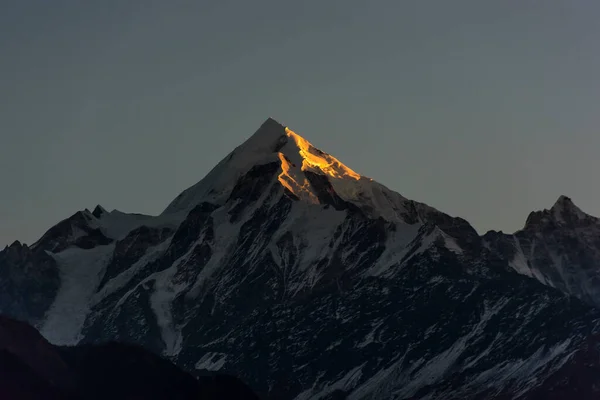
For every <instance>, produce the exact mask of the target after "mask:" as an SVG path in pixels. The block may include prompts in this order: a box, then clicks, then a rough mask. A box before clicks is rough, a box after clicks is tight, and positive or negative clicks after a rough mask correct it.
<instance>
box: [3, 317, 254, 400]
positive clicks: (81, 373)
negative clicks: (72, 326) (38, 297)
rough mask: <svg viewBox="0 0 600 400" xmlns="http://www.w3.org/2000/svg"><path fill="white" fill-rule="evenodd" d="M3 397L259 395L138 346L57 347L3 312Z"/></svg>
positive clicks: (127, 399) (78, 399)
mask: <svg viewBox="0 0 600 400" xmlns="http://www.w3.org/2000/svg"><path fill="white" fill-rule="evenodd" d="M223 395H225V397H222V396H223ZM227 395H235V396H236V397H227ZM0 397H1V398H3V399H27V400H46V399H51V400H83V399H89V400H91V399H98V400H101V399H102V400H103V399H108V398H110V399H118V400H133V399H156V400H162V399H165V400H166V399H181V400H185V399H190V400H191V399H215V400H216V399H222V398H236V399H241V400H243V399H249V400H256V399H258V398H257V397H256V395H255V394H254V393H253V392H252V391H251V390H250V389H249V388H248V387H247V386H245V385H244V384H243V383H241V382H240V381H239V380H238V379H236V378H234V377H232V376H220V375H215V374H210V375H207V376H204V377H203V378H202V379H200V380H198V379H196V378H194V377H193V376H192V375H189V374H187V373H185V372H183V371H181V370H180V369H179V368H177V367H176V366H174V365H173V364H172V363H170V362H169V361H167V360H165V359H163V358H161V357H158V356H156V355H153V354H151V353H149V352H148V351H146V350H143V349H142V348H140V347H136V346H128V345H123V344H116V343H109V344H105V345H101V346H76V347H64V348H59V347H55V346H53V345H51V344H50V343H48V342H47V341H46V340H45V339H44V338H43V337H42V336H41V335H40V334H39V333H38V332H37V331H36V330H35V329H33V328H32V327H30V326H28V325H26V324H24V323H22V322H18V321H15V320H10V319H7V318H4V317H0Z"/></svg>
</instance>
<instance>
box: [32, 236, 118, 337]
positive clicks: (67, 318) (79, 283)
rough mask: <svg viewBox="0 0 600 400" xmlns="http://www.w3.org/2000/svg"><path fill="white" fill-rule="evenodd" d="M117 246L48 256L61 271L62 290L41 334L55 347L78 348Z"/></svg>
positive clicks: (49, 311)
mask: <svg viewBox="0 0 600 400" xmlns="http://www.w3.org/2000/svg"><path fill="white" fill-rule="evenodd" d="M114 247H115V245H114V243H112V244H110V245H107V246H98V247H95V248H93V249H89V250H84V249H80V248H77V247H72V248H68V249H66V250H64V251H62V252H60V253H57V254H54V253H50V252H48V255H50V256H51V257H53V258H54V259H55V260H56V262H57V264H58V267H59V273H60V277H61V287H60V289H59V291H58V294H57V296H56V299H55V300H54V303H53V304H52V306H51V307H50V309H49V310H48V312H47V313H46V318H45V322H44V324H43V326H42V328H41V330H40V332H41V334H42V335H43V336H44V337H45V338H46V339H47V340H48V341H49V342H50V343H52V344H56V345H75V344H77V343H78V342H79V341H80V340H81V339H82V336H81V329H82V328H83V324H84V323H85V319H86V317H87V315H88V313H89V310H90V303H91V302H90V300H91V298H92V295H93V294H94V292H95V291H96V289H97V288H98V285H99V284H100V281H101V280H102V276H103V274H104V271H105V268H106V266H107V265H108V262H109V261H110V258H111V256H112V253H113V251H114Z"/></svg>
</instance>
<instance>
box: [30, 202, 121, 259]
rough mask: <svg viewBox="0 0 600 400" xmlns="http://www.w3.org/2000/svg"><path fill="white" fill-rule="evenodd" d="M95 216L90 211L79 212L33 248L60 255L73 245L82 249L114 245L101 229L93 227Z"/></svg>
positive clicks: (47, 233) (57, 225) (56, 226)
mask: <svg viewBox="0 0 600 400" xmlns="http://www.w3.org/2000/svg"><path fill="white" fill-rule="evenodd" d="M93 218H94V216H93V215H92V213H90V212H89V211H87V210H85V211H78V212H76V213H75V214H73V215H72V216H71V217H69V218H67V219H65V220H63V221H61V222H59V223H58V224H56V225H55V226H54V227H52V228H51V229H49V230H48V232H46V233H45V234H44V236H42V238H41V239H40V240H38V241H37V242H36V243H35V244H34V245H33V246H32V247H34V248H40V249H43V250H46V251H50V252H52V253H58V252H60V251H62V250H65V249H66V248H67V247H69V246H71V245H73V244H74V245H75V246H77V247H80V248H82V249H91V248H93V247H95V246H101V245H106V244H109V243H112V239H110V238H107V237H106V236H105V235H104V233H102V231H101V230H100V229H97V228H94V227H93V226H91V222H92V220H93Z"/></svg>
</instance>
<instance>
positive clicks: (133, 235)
mask: <svg viewBox="0 0 600 400" xmlns="http://www.w3.org/2000/svg"><path fill="white" fill-rule="evenodd" d="M257 135H258V136H257V137H253V138H251V139H249V142H248V143H249V144H248V143H246V144H244V145H242V146H240V147H239V148H237V149H236V150H235V151H234V152H232V153H231V154H230V155H229V156H228V157H227V158H226V159H224V160H223V161H222V162H221V163H220V164H219V165H217V167H215V169H213V170H212V171H211V173H209V175H208V176H207V178H206V179H205V180H203V181H202V182H200V183H199V184H197V185H195V186H193V187H191V188H190V189H188V190H186V191H184V192H183V193H182V194H181V195H180V196H178V197H177V198H176V200H175V201H174V202H173V203H172V204H171V205H170V206H169V207H168V208H167V210H166V211H165V213H163V214H162V215H161V216H159V217H156V218H154V219H152V218H147V217H144V218H143V223H139V221H140V218H139V217H138V216H135V215H133V216H132V215H124V214H118V213H116V214H113V213H107V212H106V211H105V210H103V209H101V208H96V209H95V210H94V212H93V213H89V212H88V211H83V212H81V213H77V214H75V215H74V216H73V217H71V218H70V219H68V220H66V221H63V222H61V223H60V224H58V225H57V226H56V227H54V228H52V229H51V230H49V231H48V233H47V234H46V235H44V237H43V238H42V239H41V240H40V241H39V242H38V243H36V244H35V245H34V246H32V248H31V249H26V248H25V249H24V248H22V246H20V245H17V246H14V248H12V250H11V249H6V250H5V251H4V252H3V253H0V273H5V274H6V275H5V276H6V281H2V280H0V285H6V286H5V287H6V288H8V289H7V290H6V291H5V292H6V293H9V294H8V295H4V296H5V297H0V301H2V303H0V306H4V302H6V304H8V305H14V307H13V308H12V309H13V310H17V311H18V313H20V315H23V316H24V317H28V318H29V317H30V315H32V316H33V317H35V318H38V319H40V320H42V321H40V324H42V325H43V319H44V314H46V315H45V318H49V317H48V314H52V313H54V314H52V316H54V317H55V318H54V322H55V323H54V325H51V326H52V327H53V328H54V327H56V328H57V329H60V328H61V324H59V323H56V321H59V322H60V321H63V320H64V319H61V318H56V315H57V314H56V313H58V316H59V317H60V316H64V312H65V310H61V309H57V307H56V304H53V306H54V307H51V308H50V311H48V307H49V306H50V304H52V302H53V296H56V290H57V287H58V284H61V285H62V286H64V287H62V286H61V288H62V289H65V288H66V289H65V290H61V291H60V295H61V296H59V297H60V298H61V301H62V303H60V302H58V303H60V304H63V306H64V307H65V308H66V309H67V311H72V310H74V311H76V312H78V314H77V315H78V317H80V318H81V325H76V324H74V328H73V329H74V330H76V331H75V332H68V335H66V336H69V337H76V338H78V340H79V339H80V343H81V344H85V346H84V347H80V348H74V349H64V350H63V349H61V350H60V352H59V353H60V357H61V359H62V360H63V361H64V362H65V363H66V364H67V366H68V367H69V368H73V370H76V371H79V373H78V374H76V375H75V377H74V378H72V379H75V386H74V387H75V388H76V390H75V391H76V392H77V393H80V392H81V391H82V390H83V388H84V387H88V388H94V389H93V390H94V391H95V393H102V395H104V396H105V397H109V398H115V397H114V396H119V395H123V396H125V397H123V398H128V397H127V396H129V395H130V394H131V395H132V396H133V395H142V394H143V395H147V396H150V395H152V394H160V393H166V392H167V391H168V388H169V385H171V384H172V383H176V386H177V387H180V388H182V394H185V395H187V394H190V393H195V394H196V395H198V393H199V395H201V396H207V398H210V396H216V397H219V398H232V397H233V396H235V395H237V394H239V396H240V397H243V396H249V397H247V398H253V397H252V396H253V395H251V392H250V391H248V388H247V387H246V386H244V385H243V384H241V383H240V382H239V381H237V380H235V379H233V380H230V378H228V377H227V376H229V375H231V376H239V377H241V378H242V379H243V381H244V382H246V383H247V384H249V386H250V387H251V388H252V390H253V391H254V392H256V393H257V394H258V395H259V396H260V397H261V398H265V399H297V400H308V399H342V398H350V399H370V400H377V399H382V400H383V399H386V400H387V399H390V398H393V399H448V400H454V399H456V400H458V399H517V398H518V399H521V400H523V399H524V400H528V399H531V400H533V399H543V398H555V399H559V398H567V399H571V398H583V399H586V398H596V397H598V395H599V393H597V392H598V388H600V378H599V377H600V365H599V361H598V360H599V358H598V348H599V347H598V334H599V332H598V328H599V322H600V311H598V310H597V308H594V307H592V306H591V305H595V306H596V307H597V306H598V305H599V304H600V301H598V299H599V297H598V293H600V282H599V278H598V276H599V275H598V267H597V266H598V265H600V242H599V240H600V239H598V238H600V228H599V226H600V222H599V221H598V220H597V219H595V218H593V217H590V216H587V215H585V214H584V213H582V212H581V210H579V209H577V208H576V206H574V204H573V203H572V201H571V200H570V199H568V198H565V197H561V198H560V199H559V201H558V202H557V204H556V205H555V206H554V207H553V208H552V209H551V210H544V211H541V212H535V213H532V214H531V215H530V217H529V218H528V221H527V224H526V226H525V229H523V230H522V231H520V232H517V233H516V234H515V235H505V234H502V233H498V232H489V233H488V234H486V235H485V236H483V237H480V236H479V235H478V234H477V232H476V231H475V230H474V229H473V228H472V227H471V226H470V225H469V223H468V222H467V221H465V220H463V219H461V218H454V217H451V216H449V215H446V214H444V213H442V212H439V211H437V210H435V209H433V208H431V207H429V206H427V205H425V204H422V203H418V202H415V201H411V200H408V199H405V198H404V197H402V196H400V195H399V194H397V193H394V192H392V191H390V190H389V189H387V188H385V187H383V186H382V185H379V184H377V183H376V182H375V183H373V182H372V181H370V180H369V179H367V178H364V177H357V176H356V175H354V174H352V173H351V172H352V171H350V173H349V175H348V174H346V172H348V169H344V168H346V167H344V166H342V165H341V164H340V163H339V161H338V160H336V159H334V158H331V157H329V156H328V155H326V154H325V153H323V152H321V151H317V150H316V149H315V148H314V147H311V146H308V145H307V144H306V143H304V142H303V141H302V140H300V139H298V137H296V136H293V135H292V133H290V132H287V131H286V130H285V128H284V127H282V126H280V125H278V124H277V123H276V122H274V121H272V120H269V121H267V122H266V123H265V124H263V126H262V127H261V129H260V130H259V132H258V133H257ZM294 135H295V134H294ZM296 141H298V143H301V144H300V145H299V146H301V147H302V148H301V149H300V148H299V147H296V148H294V147H293V146H295V145H296V144H297V142H296ZM290 146H292V147H290ZM290 149H291V150H290ZM299 150H302V151H303V152H312V153H311V154H310V155H309V156H308V158H309V159H303V160H304V161H306V165H305V163H304V161H303V162H302V164H300V163H298V160H299V159H298V154H299V153H298V151H299ZM273 152H281V153H280V154H275V153H273ZM253 157H256V159H255V158H253ZM319 157H322V158H319ZM282 160H284V161H287V163H288V164H286V168H288V169H289V171H292V173H290V175H289V176H288V178H289V179H291V180H292V181H293V182H292V183H295V184H294V185H289V188H287V187H284V186H282V184H281V183H280V181H279V180H278V178H279V176H280V175H279V174H280V173H281V172H283V164H281V163H282V162H283V161H282ZM311 160H312V161H315V160H317V161H315V162H313V163H311ZM292 161H293V162H292ZM230 163H231V164H230ZM294 163H295V164H294ZM320 166H321V167H323V168H324V169H323V168H321V167H320ZM336 168H337V169H336ZM327 171H330V172H331V173H327ZM286 173H287V172H286ZM348 176H350V177H348ZM344 177H345V178H344ZM295 179H298V180H301V182H300V181H296V180H295ZM344 179H346V180H344ZM288 183H289V182H288ZM292 190H296V193H292ZM167 211H168V212H167ZM120 218H122V220H121V219H120ZM136 221H137V222H136ZM165 221H166V222H165ZM111 224H115V225H111ZM128 224H132V225H128ZM122 226H128V227H129V226H131V228H130V229H121V228H122ZM165 226H168V227H167V228H165ZM107 232H112V233H111V235H112V234H113V233H114V232H118V233H119V234H118V235H117V234H116V233H114V235H113V236H110V237H111V238H114V240H115V243H114V246H112V245H111V246H103V244H106V243H110V242H109V241H110V240H113V239H106V240H105V239H103V238H108V236H106V235H108V234H109V233H107ZM65 250H68V251H66V252H65ZM73 250H76V251H73ZM47 251H48V252H52V253H54V254H52V255H53V256H54V257H51V256H49V255H48V254H47ZM65 253H66V254H65ZM74 255H75V256H74ZM44 257H48V258H44ZM74 257H75V258H74ZM77 257H80V258H77ZM104 257H106V262H105V258H104ZM7 260H8V261H7ZM11 260H12V261H11ZM15 260H16V261H15ZM24 260H25V261H24ZM26 260H30V261H27V262H26ZM54 260H58V262H65V264H60V265H59V266H58V267H64V265H67V266H68V267H69V268H63V269H60V271H61V272H62V273H63V275H64V276H62V277H59V275H58V274H57V272H56V271H58V269H59V268H58V267H57V266H56V261H54ZM64 260H66V261H64ZM78 260H81V261H80V262H81V267H82V268H91V266H93V269H91V271H92V272H93V273H91V274H76V273H73V274H72V275H69V274H68V273H67V272H65V271H66V270H68V271H75V272H80V271H82V270H81V269H80V268H78V267H79V265H78ZM98 260H99V261H98ZM96 261H97V262H96ZM28 263H29V264H28ZM44 263H46V264H44ZM53 263H54V264H53ZM6 265H9V266H10V267H5V266H6ZM23 265H31V266H32V267H27V268H25V267H23ZM24 269H27V270H28V271H29V272H28V273H27V274H21V275H22V276H21V275H19V273H21V272H19V271H21V270H24ZM2 271H4V272H2ZM6 271H9V272H10V271H12V272H10V273H8V272H6ZM42 271H47V272H45V273H46V274H48V275H49V276H50V275H52V274H54V273H56V274H57V275H56V276H57V277H58V278H57V279H58V280H53V279H50V280H49V281H48V282H51V283H52V285H51V287H49V288H45V287H42V286H41V283H40V282H41V281H39V279H38V278H35V279H33V278H31V274H33V275H32V276H34V277H35V276H36V274H42ZM52 271H54V272H52ZM83 271H85V270H83ZM517 272H518V273H517ZM523 275H529V276H530V277H532V278H535V279H530V278H529V277H527V276H523ZM52 276H54V275H52ZM81 276H84V277H85V278H86V279H88V278H89V279H91V280H92V281H93V285H89V290H90V293H86V294H85V296H80V297H77V299H79V298H81V299H83V300H84V301H83V302H82V303H83V306H82V307H79V303H77V302H74V301H73V299H72V298H71V297H69V296H70V295H71V294H73V293H71V292H70V291H69V290H67V289H71V290H72V292H74V294H75V295H78V294H80V293H78V290H77V289H79V288H80V286H77V285H75V284H74V283H77V282H74V281H76V280H77V279H81ZM96 279H97V280H96ZM6 282H8V283H6ZM24 282H25V283H24ZM96 282H98V285H97V286H96ZM542 283H543V284H542ZM23 284H25V287H27V288H28V289H27V291H26V292H25V293H27V297H25V296H24V295H21V297H19V293H20V292H18V291H16V289H15V288H18V287H22V286H21V285H23ZM27 285H29V286H27ZM73 288H75V289H76V290H73ZM11 290H12V292H11ZM573 295H574V296H573ZM0 296H2V294H1V293H0ZM46 297H47V299H48V300H47V302H44V301H42V300H40V299H44V298H46ZM34 300H35V301H34ZM582 300H584V301H582ZM27 302H33V303H32V304H29V303H27ZM74 304H76V305H77V306H74ZM65 305H66V306H65ZM19 307H21V308H19ZM6 308H10V307H8V306H6ZM15 312H16V311H15ZM61 312H62V313H63V314H60V313H61ZM30 313H31V314H30ZM45 327H47V326H45ZM112 341H118V342H121V343H130V344H136V345H140V346H142V347H143V348H145V349H146V350H151V351H152V352H154V353H157V354H158V353H162V355H163V357H165V358H166V359H168V360H170V361H172V362H174V363H175V364H176V365H178V366H179V367H181V368H183V369H184V370H186V371H188V372H190V373H191V374H192V375H194V376H196V377H198V379H199V380H200V382H201V383H202V385H201V386H203V388H204V389H202V388H201V389H197V388H196V387H195V386H194V385H193V384H192V381H191V380H190V379H189V376H187V375H186V376H182V375H180V374H179V373H178V372H177V370H176V369H174V368H173V367H172V366H171V365H170V364H168V363H166V361H165V360H164V359H162V358H156V357H154V356H151V355H148V354H146V353H144V352H143V351H141V350H140V349H139V348H137V347H130V346H128V345H125V344H121V345H116V344H111V345H103V346H101V347H95V345H98V344H100V343H106V342H112ZM20 360H21V361H22V359H20ZM26 365H27V366H29V367H30V365H29V364H26ZM115 365H116V366H115ZM130 371H131V372H130ZM216 371H218V374H219V375H215V372H216ZM36 374H40V373H38V372H36ZM128 374H130V378H131V379H130V380H123V377H127V376H128ZM207 374H208V376H207ZM221 374H225V375H227V376H224V375H221ZM161 376H162V377H164V378H168V379H166V380H162V381H161V379H160V377H161ZM44 379H45V380H44V382H47V381H48V379H47V378H44ZM102 379H106V380H107V381H109V382H118V385H117V386H119V385H122V386H123V387H124V388H125V390H124V391H123V392H122V393H121V394H119V392H118V391H116V390H115V389H114V386H113V387H111V386H110V385H107V386H106V387H104V386H103V385H102ZM143 381H152V382H151V384H149V386H148V387H145V388H139V389H135V388H137V387H138V386H139V385H141V384H142V382H143ZM154 381H156V382H154ZM67 386H68V385H67ZM59 389H60V388H59ZM238 389H239V390H238ZM197 390H200V392H198V391H197ZM202 390H205V391H204V392H202ZM116 398H118V397H116Z"/></svg>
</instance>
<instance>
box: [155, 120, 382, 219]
mask: <svg viewBox="0 0 600 400" xmlns="http://www.w3.org/2000/svg"><path fill="white" fill-rule="evenodd" d="M270 163H279V164H280V172H279V175H278V180H279V182H280V184H281V185H282V186H283V187H285V188H286V189H287V190H289V191H290V192H291V193H293V194H294V195H295V196H296V197H297V198H299V199H303V200H309V201H311V202H318V199H317V196H315V195H314V193H313V192H312V190H311V188H310V186H311V185H310V183H309V182H308V179H307V177H306V173H314V174H318V175H324V176H326V177H327V178H329V179H331V180H335V181H353V182H358V181H361V182H362V181H371V179H369V178H364V177H363V176H361V175H360V174H358V173H356V172H354V171H353V170H352V169H350V168H349V167H347V166H346V165H344V164H343V163H342V162H340V161H339V160H338V159H337V158H335V157H333V156H331V155H330V154H327V153H325V152H323V151H321V150H319V149H318V148H316V147H315V146H313V145H312V144H311V143H310V142H309V141H308V140H306V139H304V138H303V137H302V136H300V135H298V134H297V133H296V132H294V131H292V130H291V129H289V128H288V127H286V126H284V125H282V124H281V123H279V122H278V121H276V120H275V119H273V118H270V117H269V118H267V120H266V121H265V122H263V123H262V125H261V126H260V127H259V128H258V130H257V131H256V132H255V133H254V134H253V135H252V136H250V137H249V138H248V139H247V140H246V141H245V142H244V143H242V144H241V145H240V146H238V147H237V148H235V149H234V150H233V151H232V152H231V153H230V154H229V155H228V156H227V157H225V158H224V159H223V160H222V161H221V162H220V163H219V164H217V166H216V167H214V168H213V169H212V170H211V171H210V172H209V173H208V175H206V177H205V178H204V179H202V180H201V181H200V182H198V183H197V184H196V185H194V186H192V187H190V188H188V189H187V190H185V191H184V192H183V193H181V194H180V195H179V196H178V197H177V198H176V199H175V200H174V201H173V202H172V203H171V204H170V205H169V206H168V207H167V209H166V210H165V211H164V213H169V214H170V213H177V212H184V211H189V210H190V209H191V208H193V207H194V206H195V205H197V204H199V203H201V202H209V203H213V204H223V203H224V202H225V201H226V200H227V199H228V197H229V194H230V193H231V191H232V190H233V188H234V186H235V184H236V182H237V181H238V179H239V178H241V177H242V176H243V175H245V174H246V173H248V172H249V171H250V170H251V169H252V168H253V167H255V166H259V165H265V164H270ZM338 183H339V182H338ZM338 186H339V185H338ZM336 189H337V188H336ZM345 189H347V190H345ZM345 189H342V191H344V190H345V191H347V192H348V193H350V192H352V193H356V192H357V191H358V190H357V188H345Z"/></svg>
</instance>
